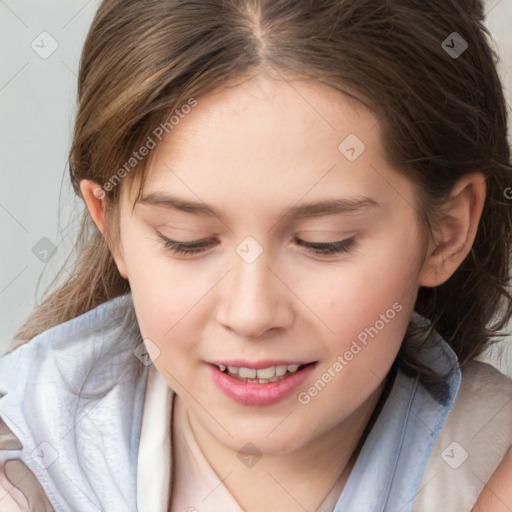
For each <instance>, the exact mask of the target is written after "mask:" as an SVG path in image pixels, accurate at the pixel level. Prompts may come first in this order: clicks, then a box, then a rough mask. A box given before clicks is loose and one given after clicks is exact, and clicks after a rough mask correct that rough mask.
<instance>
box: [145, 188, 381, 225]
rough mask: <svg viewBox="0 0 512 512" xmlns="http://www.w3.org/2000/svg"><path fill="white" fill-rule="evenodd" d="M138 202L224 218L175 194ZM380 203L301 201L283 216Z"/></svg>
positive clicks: (334, 211) (317, 214) (354, 209)
mask: <svg viewBox="0 0 512 512" xmlns="http://www.w3.org/2000/svg"><path fill="white" fill-rule="evenodd" d="M138 202H140V203H143V204H148V205H154V206H163V207H165V208H170V209H174V210H179V211H183V212H186V213H191V214H193V215H198V216H202V217H217V218H219V219H222V220H225V215H224V214H223V213H221V212H219V211H217V210H216V209H215V208H214V207H212V206H210V205H208V204H207V203H203V202H195V201H190V200H188V199H182V198H180V197H177V196H170V195H162V194H160V193H158V192H153V193H150V194H148V195H146V196H145V197H143V198H142V199H140V200H139V201H138ZM379 206H380V204H379V203H378V202H377V201H375V200H374V199H372V198H371V197H354V198H342V199H328V200H324V201H317V202H310V203H303V204H301V205H298V206H293V207H291V208H290V209H289V210H287V211H286V212H285V214H284V216H283V218H289V219H301V218H308V217H323V216H327V215H335V214H341V213H354V212H357V211H360V210H364V209H368V208H376V207H379Z"/></svg>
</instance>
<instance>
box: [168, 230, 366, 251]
mask: <svg viewBox="0 0 512 512" xmlns="http://www.w3.org/2000/svg"><path fill="white" fill-rule="evenodd" d="M158 236H159V237H160V239H161V240H162V243H163V245H164V247H165V248H166V249H169V250H170V251H172V252H173V253H174V254H176V255H179V254H182V255H192V254H199V253H202V252H204V251H206V250H207V249H208V248H210V247H211V246H212V245H213V243H214V242H215V238H204V239H201V240H193V241H191V242H178V241H177V240H171V239H170V238H167V237H166V236H164V235H162V234H161V233H158ZM295 242H296V243H297V244H298V245H301V246H303V247H306V248H307V249H308V250H309V251H311V252H313V253H315V254H319V255H330V254H341V253H346V252H349V251H350V250H351V249H352V248H353V247H354V245H355V243H356V237H355V236H353V237H351V238H347V239H346V240H340V241H338V242H316V243H313V242H305V241H304V240H301V239H300V238H295Z"/></svg>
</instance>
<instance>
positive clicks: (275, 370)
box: [219, 364, 299, 379]
mask: <svg viewBox="0 0 512 512" xmlns="http://www.w3.org/2000/svg"><path fill="white" fill-rule="evenodd" d="M219 368H220V370H221V371H222V372H223V371H224V370H225V369H226V366H224V365H223V364H219ZM298 368H299V365H298V364H289V365H288V366H287V365H279V366H269V367H268V368H261V369H259V370H255V369H254V368H244V367H243V366H242V367H238V366H228V367H227V369H228V371H229V373H232V374H234V375H238V376H239V377H241V378H242V379H256V378H257V379H272V378H273V377H282V376H283V375H284V374H285V373H286V372H287V371H289V372H290V373H293V372H296V371H297V369H298Z"/></svg>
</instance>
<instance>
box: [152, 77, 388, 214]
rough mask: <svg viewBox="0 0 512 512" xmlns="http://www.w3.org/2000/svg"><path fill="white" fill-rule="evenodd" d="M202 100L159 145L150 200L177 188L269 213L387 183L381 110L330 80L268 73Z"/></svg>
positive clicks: (379, 188) (371, 189)
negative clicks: (373, 109)
mask: <svg viewBox="0 0 512 512" xmlns="http://www.w3.org/2000/svg"><path fill="white" fill-rule="evenodd" d="M196 101H197V104H196V106H195V107H194V108H192V109H190V110H188V109H187V110H188V113H187V114H185V115H182V116H180V119H179V122H178V123H176V124H175V125H174V126H173V127H172V129H171V130H170V131H169V133H168V134H167V135H166V136H165V137H164V138H163V140H162V142H161V143H160V144H159V145H158V146H157V147H156V149H154V151H155V154H154V155H153V158H152V162H151V166H150V168H149V169H148V175H147V180H146V183H145V186H144V190H143V192H142V197H144V196H147V195H149V194H154V193H155V192H160V191H163V192H172V193H173V194H174V195H176V194H177V195H179V196H180V197H185V198H188V199H190V200H194V201H198V200H201V198H204V199H205V200H207V202H209V203H213V204H221V205H233V206H234V207H238V208H243V209H244V210H248V209H251V208H254V211H255V212H261V211H262V210H261V209H262V207H269V208H270V205H275V206H276V208H277V209H279V206H280V205H284V204H289V203H290V201H292V202H294V201H299V200H300V199H301V198H306V196H307V199H308V200H313V199H315V197H317V196H319V195H320V196H325V195H326V194H331V193H333V191H334V192H336V193H337V196H340V194H341V195H350V196H359V197H361V196H368V195H369V194H371V193H374V194H377V195H381V194H382V189H383V187H386V186H387V187H388V188H389V185H386V184H385V181H386V180H383V179H382V176H383V173H384V174H385V173H388V172H390V171H391V172H393V170H392V169H390V168H389V165H388V164H387V162H386V160H385V156H384V151H383V148H382V145H381V140H380V127H379V124H378V122H377V119H376V117H375V116H374V115H373V114H372V113H371V112H370V111H369V110H367V109H366V108H365V107H364V106H363V105H362V104H361V103H359V102H357V101H356V100H355V99H353V98H351V97H350V96H348V95H346V94H344V93H342V92H340V91H337V90H335V89H333V88H331V87H329V86H327V85H325V84H321V83H319V82H316V81H312V80H294V81H286V80H276V79H273V78H270V77H268V76H267V75H266V74H264V73H261V74H259V75H257V76H255V77H252V78H250V79H248V80H244V81H241V82H235V83H231V84H228V85H227V86H225V87H223V88H221V89H218V90H215V91H213V92H212V93H209V94H206V95H204V96H201V97H199V98H197V99H196ZM394 174H396V173H394ZM388 192H389V191H388Z"/></svg>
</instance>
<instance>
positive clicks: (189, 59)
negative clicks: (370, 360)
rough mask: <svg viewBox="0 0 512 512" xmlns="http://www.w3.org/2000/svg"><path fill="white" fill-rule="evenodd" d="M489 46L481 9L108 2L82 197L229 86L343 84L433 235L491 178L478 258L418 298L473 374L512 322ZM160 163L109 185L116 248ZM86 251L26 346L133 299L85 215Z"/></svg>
mask: <svg viewBox="0 0 512 512" xmlns="http://www.w3.org/2000/svg"><path fill="white" fill-rule="evenodd" d="M455 31H456V32H457V33H458V34H459V36H460V37H462V38H463V39H464V40H465V41H466V42H467V45H468V47H467V49H466V50H465V51H464V52H463V53H462V54H461V55H459V56H458V57H457V58H456V57H455V56H453V55H450V54H449V53H448V52H447V51H446V49H445V48H446V45H445V44H443V41H445V40H448V41H449V42H450V46H453V45H454V43H453V39H452V40H450V39H449V36H450V37H452V38H453V37H454V36H453V35H452V33H453V32H455ZM457 37H458V36H457ZM488 37H489V33H488V31H487V29H486V28H485V26H484V25H483V6H482V3H481V1H477V0H474V1H471V0H430V1H429V2H425V1H424V0H387V1H384V0H314V1H312V0H311V1H306V0H196V1H193V0H192V1H183V0H167V1H165V2H163V1H161V0H143V1H142V0H122V1H119V0H104V1H103V2H102V4H101V5H100V7H99V10H98V12H97V14H96V16H95V18H94V21H93V23H92V26H91V28H90V30H89V33H88V36H87V39H86V41H85V45H84V48H83V53H82V58H81V62H80V73H79V77H78V112H77V116H76V124H75V129H74V139H73V144H72V147H71V150H70V155H69V163H70V173H71V181H72V184H73V187H74V190H75V192H76V194H77V195H79V196H81V192H80V188H79V182H80V180H82V179H89V180H93V181H95V182H97V183H98V184H99V185H102V186H104V185H105V184H108V183H109V182H110V183H112V182H111V179H112V176H113V175H114V174H115V172H116V170H118V169H120V168H121V167H122V166H123V165H124V164H125V163H126V162H127V161H129V159H130V157H132V156H133V151H134V150H136V149H137V148H140V147H141V146H142V145H143V144H144V143H145V141H147V138H148V137H150V136H151V135H152V134H154V130H155V127H158V126H160V125H161V124H162V123H165V122H166V120H167V119H168V116H169V113H170V112H171V113H172V112H175V111H176V109H180V108H181V106H182V105H185V104H186V103H187V102H189V101H190V99H191V98H194V97H195V98H199V97H200V96H201V95H202V94H205V93H207V92H210V91H212V90H213V89H215V88H219V87H223V86H225V84H226V83H227V81H228V80H229V81H231V80H238V79H242V78H244V77H248V76H250V74H251V73H254V72H256V71H258V70H262V69H265V70H269V71H271V72H273V73H274V75H276V76H281V77H283V76H285V75H286V76H288V77H291V76H297V77H302V78H313V79H315V80H318V81H319V82H322V83H324V84H327V85H329V86H332V87H334V88H336V89H338V90H340V91H343V92H344V93H346V94H348V95H350V96H352V97H354V98H356V99H357V100H359V101H360V102H362V104H363V105H364V106H365V107H366V108H368V109H370V110H371V111H372V112H373V113H375V114H376V115H377V117H378V119H379V121H380V123H381V126H382V134H383V145H384V147H385V148H386V150H387V158H388V159H389V161H390V163H392V165H394V166H395V168H396V170H397V171H398V172H401V173H404V174H405V175H406V176H408V177H409V178H410V179H411V180H412V181H413V183H415V184H416V185H417V191H418V195H419V201H418V203H419V204H418V213H419V215H420V217H421V218H422V219H423V220H424V221H425V223H426V225H427V227H428V229H427V231H428V232H429V233H430V234H431V232H432V229H433V227H434V226H435V217H436V212H438V211H439V207H440V206H441V205H442V203H443V200H445V199H446V198H447V196H448V195H449V192H450V191H451V189H452V187H453V186H454V184H455V183H456V181H457V180H458V179H459V178H461V177H462V176H464V175H465V174H468V173H470V172H474V171H480V172H482V173H483V174H484V176H485V179H486V184H487V198H486V201H485V205H484V210H483V214H482V218H481V221H480V225H479V229H478V232H477V235H476V240H475V242H474V245H473V247H472V249H471V252H470V254H469V255H468V257H467V258H466V259H465V260H464V262H463V263H462V264H461V266H460V267H459V268H458V269H457V271H456V272H455V273H454V275H453V276H452V277H451V278H450V279H449V280H448V281H447V282H446V283H444V284H442V285H441V286H438V287H436V288H420V290H419V294H418V298H417V302H416V305H415V310H416V311H417V312H418V313H420V314H421V315H423V316H425V317H426V318H428V319H429V320H431V322H432V324H431V328H436V329H437V330H438V332H439V333H440V334H441V336H443V338H444V339H445V340H447V341H448V342H449V343H450V344H451V346H452V347H453V349H454V350H455V352H456V353H457V355H458V357H459V360H460V362H461V363H462V364H463V363H464V362H465V361H467V360H468V359H470V358H472V357H475V356H476V355H478V354H479V353H480V352H481V351H482V350H483V348H484V347H485V346H486V345H487V344H488V343H490V342H491V341H493V340H494V339H496V338H497V337H498V336H499V335H500V333H499V330H500V329H502V328H503V327H504V326H505V325H506V323H507V320H508V319H509V318H510V316H511V313H512V299H511V296H510V294H509V292H508V290H507V286H508V284H509V279H510V274H509V272H510V248H511V241H512V240H511V237H512V209H511V205H510V202H507V201H506V199H505V198H504V191H505V190H506V189H507V184H508V185H510V181H511V178H510V176H511V175H510V171H511V170H512V167H511V165H510V163H511V162H510V149H509V145H508V142H507V113H506V105H505V99H504V96H503V91H502V86H501V83H500V80H499V78H498V75H497V71H496V62H497V60H498V57H497V55H496V54H495V52H494V50H492V48H491V46H490V44H489V41H488ZM459 41H460V39H459ZM199 101H200V99H199ZM150 162H151V154H150V155H149V156H148V157H147V158H145V159H143V160H141V161H140V162H139V163H138V164H137V165H136V168H134V169H133V171H131V173H130V175H129V176H126V177H125V178H124V180H123V182H122V183H120V184H119V185H118V186H110V187H106V186H105V190H106V199H107V204H108V220H109V222H110V226H111V230H110V239H109V240H110V242H111V243H116V236H117V234H116V233H117V231H116V230H117V224H118V223H117V220H116V219H117V217H116V215H117V209H118V199H119V191H120V188H121V186H124V184H125V183H128V182H130V181H131V180H133V179H134V178H135V177H136V178H137V180H140V186H142V185H143V183H144V176H145V172H146V170H147V169H148V166H149V164H150ZM139 197H140V188H139ZM76 251H77V259H76V263H75V267H74V271H73V272H72V274H71V276H70V277H68V278H67V279H66V280H65V281H64V282H63V283H61V284H60V285H59V286H58V287H56V288H55V287H54V289H53V291H52V290H50V293H49V294H48V296H47V298H46V299H45V300H44V301H43V302H42V303H41V304H40V305H39V306H38V307H37V308H36V310H35V311H34V312H33V313H32V315H31V316H30V317H29V318H28V320H27V321H26V323H25V324H24V325H23V326H22V327H21V329H20V330H19V332H18V333H17V335H16V340H15V341H17V345H19V344H22V343H24V342H26V341H28V340H30V339H31V338H32V337H33V336H35V335H37V334H38V333H41V332H42V331H44V330H46V329H48V328H50V327H52V326H54V325H57V324H59V323H62V322H64V321H66V320H69V319H72V318H74V317H76V316H78V315H80V314H82V313H85V312H87V311H88V310H90V309H92V308H94V307H96V306H98V305H100V304H102V303H104V302H106V301H108V300H110V299H112V298H114V297H117V296H119V295H122V294H125V293H127V292H129V290H130V288H129V284H128V282H127V281H126V280H124V279H123V278H122V277H121V276H120V274H119V272H118V270H117V267H116V265H115V264H114V262H113V259H112V257H111V255H110V251H109V248H108V245H107V243H106V241H105V240H104V238H103V237H102V235H101V234H100V232H99V231H98V230H97V229H96V227H95V226H94V225H93V223H92V221H91V219H90V216H89V214H88V212H87V211H85V212H84V216H83V220H82V225H81V229H80V233H79V236H78V240H77V243H76ZM413 331H414V326H412V325H411V326H410V329H409V330H408V333H407V335H406V339H407V338H408V337H409V338H411V339H412V334H413ZM17 345H16V346H17ZM414 350H415V349H414V344H413V343H409V344H408V343H404V344H403V347H402V349H401V351H400V354H399V359H400V360H402V361H408V362H409V364H410V365H414V364H415V359H414Z"/></svg>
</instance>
